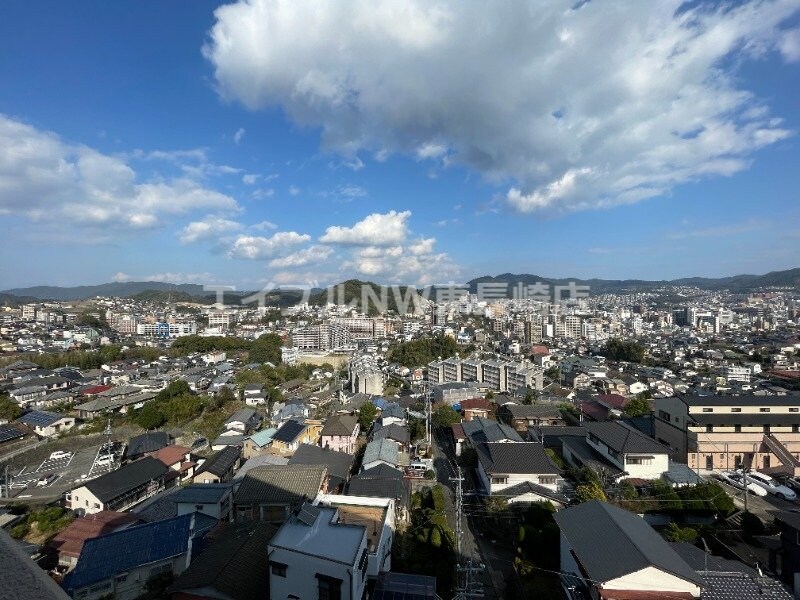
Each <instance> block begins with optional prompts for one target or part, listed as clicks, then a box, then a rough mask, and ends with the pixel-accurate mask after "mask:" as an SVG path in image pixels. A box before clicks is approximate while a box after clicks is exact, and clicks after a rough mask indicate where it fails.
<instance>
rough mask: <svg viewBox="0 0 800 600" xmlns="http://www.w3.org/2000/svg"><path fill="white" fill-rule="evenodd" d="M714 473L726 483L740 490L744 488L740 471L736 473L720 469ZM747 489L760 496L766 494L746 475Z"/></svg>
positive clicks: (765, 491)
mask: <svg viewBox="0 0 800 600" xmlns="http://www.w3.org/2000/svg"><path fill="white" fill-rule="evenodd" d="M715 475H716V476H717V477H718V478H719V479H721V480H722V481H724V482H725V483H727V484H728V485H731V486H733V487H735V488H738V489H740V490H743V489H745V483H744V476H743V475H742V474H741V473H736V472H734V471H720V472H719V473H715ZM747 491H748V492H750V493H751V494H753V495H754V496H761V497H762V498H763V497H764V496H766V495H767V490H765V489H764V488H763V487H761V486H760V485H758V484H756V483H753V482H752V481H750V477H749V476H748V477H747Z"/></svg>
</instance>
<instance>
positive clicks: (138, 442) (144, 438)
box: [125, 431, 175, 460]
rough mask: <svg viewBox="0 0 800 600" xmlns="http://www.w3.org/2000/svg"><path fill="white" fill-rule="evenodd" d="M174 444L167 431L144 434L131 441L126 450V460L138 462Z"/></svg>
mask: <svg viewBox="0 0 800 600" xmlns="http://www.w3.org/2000/svg"><path fill="white" fill-rule="evenodd" d="M174 443H175V440H174V439H172V436H170V435H169V434H168V433H167V432H166V431H150V432H148V433H143V434H142V435H137V436H136V437H132V438H131V439H130V441H129V442H128V447H127V448H126V449H125V459H126V460H136V459H137V458H141V457H142V456H145V455H147V454H150V453H152V452H156V451H158V450H161V449H162V448H165V447H166V446H169V445H171V444H174Z"/></svg>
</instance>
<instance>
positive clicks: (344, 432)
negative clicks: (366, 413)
mask: <svg viewBox="0 0 800 600" xmlns="http://www.w3.org/2000/svg"><path fill="white" fill-rule="evenodd" d="M360 430H361V428H360V426H359V424H358V418H357V417H355V416H353V415H333V416H331V417H329V418H328V420H327V421H326V422H325V425H324V426H323V427H322V430H321V431H320V445H321V446H322V447H323V448H330V449H331V450H336V451H337V452H346V453H347V454H353V453H355V451H356V440H357V439H358V433H359V431H360Z"/></svg>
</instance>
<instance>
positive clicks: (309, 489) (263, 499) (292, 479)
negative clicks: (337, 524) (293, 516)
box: [233, 465, 328, 523]
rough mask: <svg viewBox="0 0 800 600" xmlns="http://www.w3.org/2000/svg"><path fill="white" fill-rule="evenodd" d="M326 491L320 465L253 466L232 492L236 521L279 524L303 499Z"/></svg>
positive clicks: (325, 477)
mask: <svg viewBox="0 0 800 600" xmlns="http://www.w3.org/2000/svg"><path fill="white" fill-rule="evenodd" d="M327 491H328V470H327V468H325V467H323V466H320V465H274V466H265V467H256V468H255V469H251V470H250V471H248V472H247V474H246V475H245V476H244V477H243V478H242V482H241V484H240V485H239V488H238V489H237V490H236V493H235V494H234V500H233V504H234V517H235V519H236V521H238V522H241V521H264V522H267V523H282V522H283V521H285V520H286V518H287V517H288V516H289V513H290V512H291V511H293V510H295V509H297V508H298V507H299V506H300V505H301V504H302V503H303V502H305V501H306V500H313V499H314V498H316V497H317V495H318V494H320V493H327Z"/></svg>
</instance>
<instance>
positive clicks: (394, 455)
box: [361, 439, 411, 471]
mask: <svg viewBox="0 0 800 600" xmlns="http://www.w3.org/2000/svg"><path fill="white" fill-rule="evenodd" d="M410 462H411V461H410V460H409V456H408V453H407V452H403V451H401V450H400V448H399V447H398V445H397V443H395V442H393V441H392V440H389V439H382V440H375V441H373V442H370V443H368V444H367V445H366V447H365V448H364V456H363V458H362V460H361V470H362V471H365V470H367V469H371V468H372V467H376V466H378V465H381V464H383V465H388V466H390V467H395V468H398V467H407V466H408V465H409V463H410Z"/></svg>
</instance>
